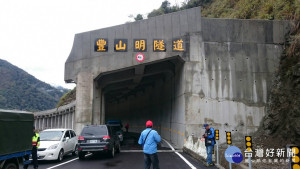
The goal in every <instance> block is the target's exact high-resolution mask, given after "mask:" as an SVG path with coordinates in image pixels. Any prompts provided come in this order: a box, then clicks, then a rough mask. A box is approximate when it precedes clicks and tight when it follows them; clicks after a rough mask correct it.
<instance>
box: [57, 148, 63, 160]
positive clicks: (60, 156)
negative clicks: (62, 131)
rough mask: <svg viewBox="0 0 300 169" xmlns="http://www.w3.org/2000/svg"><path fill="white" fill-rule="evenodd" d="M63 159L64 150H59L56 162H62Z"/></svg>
mask: <svg viewBox="0 0 300 169" xmlns="http://www.w3.org/2000/svg"><path fill="white" fill-rule="evenodd" d="M63 158H64V150H63V149H61V150H60V151H59V153H58V157H57V161H59V162H60V161H62V160H63Z"/></svg>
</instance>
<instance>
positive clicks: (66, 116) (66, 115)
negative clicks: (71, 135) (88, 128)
mask: <svg viewBox="0 0 300 169" xmlns="http://www.w3.org/2000/svg"><path fill="white" fill-rule="evenodd" d="M67 122H68V114H65V125H64V128H67V126H68V124H67Z"/></svg>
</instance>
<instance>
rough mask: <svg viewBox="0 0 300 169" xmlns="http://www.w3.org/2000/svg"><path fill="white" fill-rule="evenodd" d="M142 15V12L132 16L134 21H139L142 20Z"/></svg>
mask: <svg viewBox="0 0 300 169" xmlns="http://www.w3.org/2000/svg"><path fill="white" fill-rule="evenodd" d="M143 19H144V18H143V15H142V14H137V15H136V17H135V18H134V20H135V21H140V20H143Z"/></svg>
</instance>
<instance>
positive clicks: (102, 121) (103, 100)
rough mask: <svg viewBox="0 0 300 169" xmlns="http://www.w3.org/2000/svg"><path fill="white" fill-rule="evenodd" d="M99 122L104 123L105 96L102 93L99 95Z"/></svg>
mask: <svg viewBox="0 0 300 169" xmlns="http://www.w3.org/2000/svg"><path fill="white" fill-rule="evenodd" d="M100 120H101V124H105V97H104V94H102V96H101V118H100Z"/></svg>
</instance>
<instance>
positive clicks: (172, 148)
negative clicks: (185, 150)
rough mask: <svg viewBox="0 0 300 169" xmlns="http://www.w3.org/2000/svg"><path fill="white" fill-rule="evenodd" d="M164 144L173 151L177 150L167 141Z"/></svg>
mask: <svg viewBox="0 0 300 169" xmlns="http://www.w3.org/2000/svg"><path fill="white" fill-rule="evenodd" d="M163 140H164V142H166V143H167V144H168V146H169V147H170V148H171V150H173V151H175V148H174V147H173V146H172V145H171V144H170V143H169V142H167V140H165V139H163Z"/></svg>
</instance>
